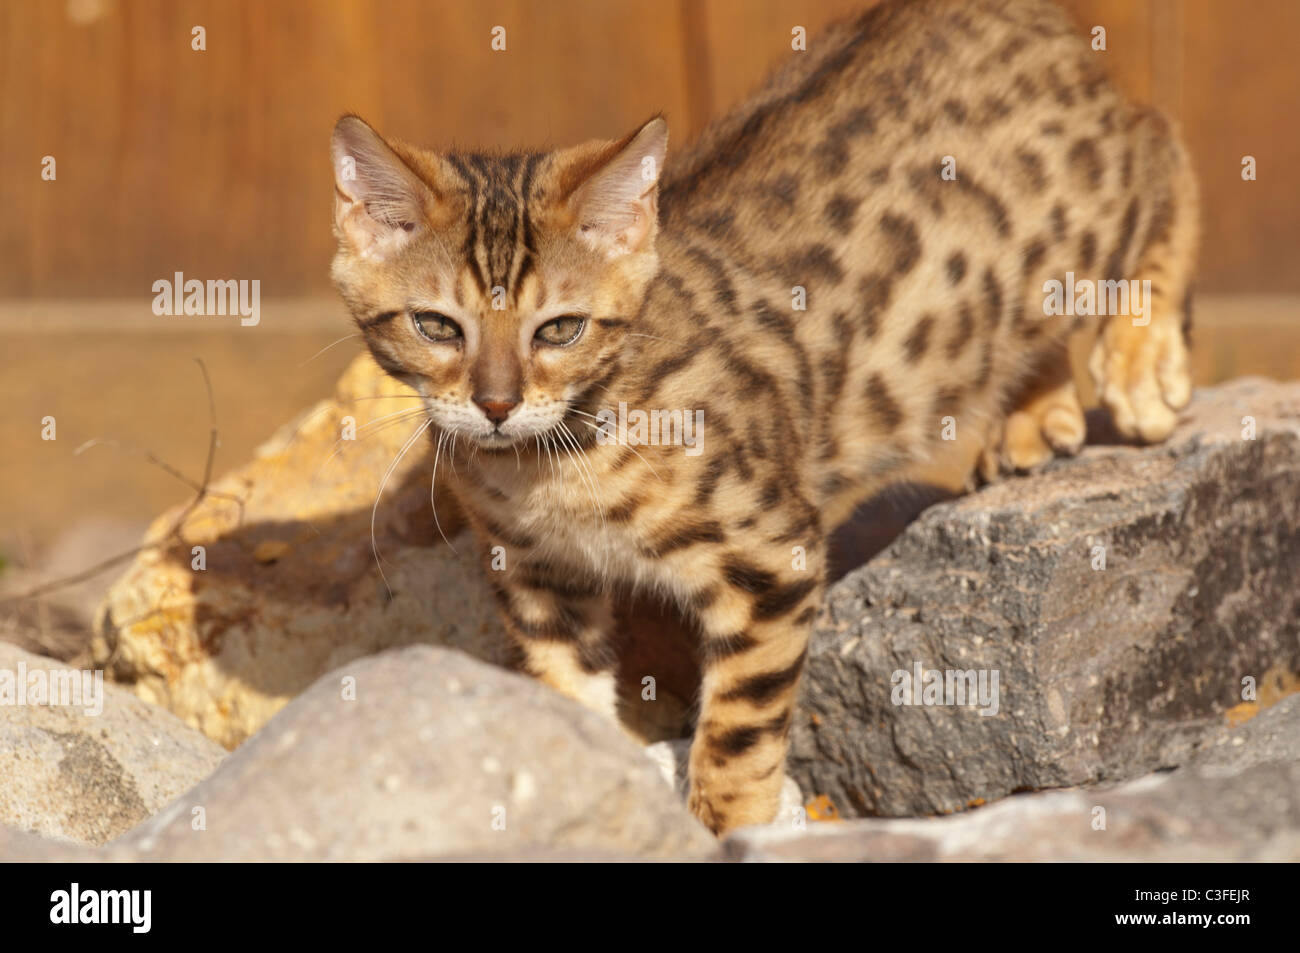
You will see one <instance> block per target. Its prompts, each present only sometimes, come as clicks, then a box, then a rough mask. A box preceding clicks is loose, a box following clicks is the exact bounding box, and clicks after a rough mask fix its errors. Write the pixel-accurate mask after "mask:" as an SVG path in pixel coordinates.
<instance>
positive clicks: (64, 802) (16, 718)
mask: <svg viewBox="0 0 1300 953" xmlns="http://www.w3.org/2000/svg"><path fill="white" fill-rule="evenodd" d="M20 663H21V664H23V665H25V666H26V668H25V671H26V672H27V673H31V672H34V671H38V670H43V671H46V672H48V671H50V670H57V671H60V672H66V671H68V668H67V666H66V665H64V664H62V663H60V662H57V661H55V660H53V659H47V658H42V657H41V656H39V655H33V654H31V653H30V652H26V651H23V650H22V649H20V648H18V647H17V646H14V645H9V644H6V643H3V642H0V673H14V676H13V677H14V678H15V679H16V678H17V674H18V673H19V672H20V669H19V665H20ZM78 677H79V673H78ZM84 700H86V701H89V700H88V699H84ZM87 707H93V706H77V707H71V706H52V705H35V704H24V705H16V704H10V703H5V702H4V700H3V698H2V697H0V825H8V826H9V827H12V828H17V829H19V830H23V831H31V832H35V833H38V834H41V835H43V836H45V837H48V838H54V839H58V840H62V841H65V842H69V843H76V844H102V843H104V842H105V841H108V840H110V839H112V838H114V837H116V836H117V835H119V834H121V833H122V832H124V831H126V830H128V829H130V828H132V827H134V826H135V825H136V824H138V823H140V822H141V821H143V820H144V819H145V818H147V817H149V816H150V815H152V814H154V813H155V812H157V811H158V810H159V809H160V808H162V807H163V806H164V805H166V804H167V803H168V802H169V801H171V800H172V798H174V797H176V796H177V795H178V794H181V793H182V792H184V791H185V790H187V789H188V788H190V787H191V786H193V785H195V784H197V783H198V782H199V781H201V780H202V779H203V778H205V777H207V776H208V774H209V773H211V772H212V770H213V769H214V768H215V767H216V766H217V765H218V764H219V763H220V762H221V760H222V759H223V758H224V757H225V751H223V750H222V749H221V748H220V747H219V746H218V745H215V744H213V743H212V742H211V741H209V740H208V739H207V738H205V737H203V736H202V735H201V734H199V733H198V732H196V731H194V730H193V729H191V728H189V727H187V726H186V725H184V724H182V723H181V722H180V721H179V720H178V719H177V718H176V717H175V716H174V715H172V714H170V713H168V712H166V711H164V710H162V709H160V708H157V707H155V706H151V705H147V704H145V703H143V702H141V701H140V700H139V699H138V698H136V697H135V696H133V695H132V694H131V693H129V692H127V691H125V690H123V689H121V688H118V687H116V686H114V685H110V684H104V685H103V710H102V712H101V713H99V714H87V712H86V709H87Z"/></svg>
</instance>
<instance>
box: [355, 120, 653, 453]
mask: <svg viewBox="0 0 1300 953" xmlns="http://www.w3.org/2000/svg"><path fill="white" fill-rule="evenodd" d="M667 140H668V127H667V124H666V123H665V122H664V120H663V119H662V118H654V119H651V120H650V121H649V122H647V123H646V124H645V125H643V126H642V127H641V128H640V129H638V130H636V131H635V132H633V133H632V134H630V135H628V136H627V137H625V138H624V139H621V140H617V141H613V142H605V141H594V142H588V143H584V144H583V145H580V146H574V147H573V148H570V149H562V150H559V151H556V152H551V153H545V154H513V155H470V154H456V153H448V154H438V153H434V152H427V151H424V150H421V149H416V148H412V147H410V146H406V145H403V144H402V143H398V142H390V141H386V140H385V139H383V138H382V137H381V136H380V135H379V134H378V133H376V132H375V131H374V130H373V129H371V128H370V126H368V125H366V123H364V122H363V121H362V120H360V119H358V118H357V117H355V116H345V117H344V118H343V119H341V120H339V123H338V125H337V126H335V128H334V137H333V143H332V153H333V160H334V181H335V201H334V232H335V235H336V237H337V239H338V253H337V254H336V255H335V258H334V264H333V269H332V272H331V273H332V275H333V278H334V283H335V285H336V286H337V287H338V289H339V291H340V293H341V294H342V295H343V298H344V300H345V301H346V303H347V305H348V307H349V308H350V310H351V311H352V314H353V316H354V317H355V318H356V320H357V322H358V324H359V326H360V327H361V330H362V333H363V335H364V337H365V340H366V343H367V345H368V346H369V348H370V351H371V353H372V354H373V355H374V357H375V360H376V361H378V363H379V365H380V366H381V367H383V368H384V369H385V370H386V371H388V372H389V373H390V374H392V375H393V376H394V377H396V378H398V379H399V380H401V381H403V382H405V383H407V384H409V385H410V386H411V387H413V388H415V389H416V390H417V391H418V392H419V393H420V394H422V395H423V396H424V399H425V405H426V407H427V409H428V412H429V416H430V417H431V418H432V419H433V422H434V424H436V425H437V426H438V427H440V428H442V429H443V430H446V431H450V432H453V433H456V434H459V435H460V436H462V437H465V438H469V439H470V440H471V441H473V442H475V443H477V444H479V445H480V446H482V447H485V448H489V449H503V448H507V447H511V446H513V445H515V444H517V443H520V442H523V441H527V442H528V443H529V444H531V443H532V442H533V437H534V436H535V435H538V434H544V433H546V432H548V431H550V430H551V429H552V428H554V427H556V426H557V424H558V423H559V422H560V421H561V420H562V419H563V418H564V415H565V413H566V412H567V411H568V409H569V407H570V405H571V402H572V401H574V400H577V399H578V398H580V397H582V396H584V394H586V392H587V391H588V390H590V389H591V388H592V387H593V386H595V385H596V383H597V382H598V381H600V379H601V378H602V377H603V376H605V375H606V374H607V373H608V370H609V368H610V367H611V366H612V362H614V361H616V360H617V358H618V355H619V353H620V351H621V349H622V347H623V345H624V342H625V340H626V335H627V333H628V331H629V330H630V325H631V319H632V318H633V317H634V315H635V314H636V311H637V309H638V307H639V306H640V303H641V300H642V297H643V296H644V294H645V289H646V285H647V284H648V283H649V281H650V279H651V278H653V277H654V274H655V271H656V269H657V268H658V259H657V257H656V255H655V233H656V230H657V227H658V226H657V220H658V205H657V188H658V180H659V177H660V172H661V170H662V168H663V161H664V153H665V149H666V147H667Z"/></svg>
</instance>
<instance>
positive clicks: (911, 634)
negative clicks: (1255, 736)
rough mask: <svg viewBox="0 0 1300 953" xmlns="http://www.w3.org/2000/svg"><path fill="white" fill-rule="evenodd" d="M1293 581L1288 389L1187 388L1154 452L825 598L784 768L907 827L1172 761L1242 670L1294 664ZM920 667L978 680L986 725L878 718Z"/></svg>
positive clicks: (1262, 673) (1068, 469) (922, 713)
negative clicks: (987, 684) (898, 682)
mask: <svg viewBox="0 0 1300 953" xmlns="http://www.w3.org/2000/svg"><path fill="white" fill-rule="evenodd" d="M1247 417H1250V418H1253V421H1254V427H1255V432H1254V439H1243V418H1247ZM1095 547H1104V553H1105V568H1104V570H1103V569H1094V565H1098V564H1096V563H1095V562H1094V560H1095V558H1096V556H1097V554H1098V552H1099V551H1098V550H1097V549H1095ZM1298 578H1300V384H1288V385H1279V384H1273V383H1269V382H1265V381H1260V380H1241V381H1236V382H1233V383H1231V384H1228V385H1224V386H1222V387H1219V388H1215V389H1212V390H1206V391H1201V392H1199V393H1198V394H1197V396H1196V397H1195V399H1194V400H1193V403H1192V405H1191V406H1190V407H1189V408H1188V410H1187V411H1186V412H1185V414H1184V419H1183V421H1182V423H1181V424H1180V426H1179V428H1178V429H1177V431H1176V432H1175V433H1174V435H1173V436H1172V437H1171V438H1170V440H1169V441H1168V442H1167V443H1166V444H1163V445H1161V446H1158V447H1147V448H1133V447H1122V446H1096V447H1090V448H1088V449H1086V450H1085V451H1084V452H1083V453H1082V454H1081V455H1080V456H1079V457H1078V458H1077V459H1074V460H1067V461H1058V462H1056V463H1055V464H1053V465H1051V466H1049V467H1048V468H1047V469H1046V470H1045V471H1044V472H1042V473H1040V474H1038V475H1035V476H1031V477H1025V478H1018V479H1010V480H1006V481H1003V482H1001V483H999V484H996V485H994V486H992V487H989V488H986V489H985V490H983V491H981V492H979V493H977V494H973V495H970V496H966V497H963V498H961V499H958V500H956V501H953V502H950V503H945V504H941V505H939V506H935V507H932V508H931V509H929V510H927V511H926V512H925V513H924V514H922V516H921V517H920V518H919V519H918V520H917V521H915V522H914V523H912V524H911V525H910V526H909V527H908V528H907V530H906V531H905V532H904V533H903V534H902V535H901V536H900V537H899V538H898V539H896V540H895V541H894V542H893V543H892V544H891V545H890V546H889V547H887V548H886V549H885V550H884V551H883V552H882V553H881V554H880V555H879V556H877V557H876V558H875V559H873V560H872V561H871V562H870V563H869V564H867V565H866V566H864V567H862V568H860V569H857V570H855V571H853V572H851V573H849V574H848V575H847V576H845V577H844V578H843V579H842V580H840V581H839V582H838V583H837V584H835V585H834V586H833V587H832V589H831V591H830V592H829V594H828V597H827V600H826V605H825V606H824V608H823V612H822V615H821V618H820V620H819V622H818V627H817V633H816V636H815V638H814V641H813V645H812V647H811V650H810V655H809V667H808V675H807V677H806V679H805V682H804V691H803V701H802V705H801V708H800V710H799V713H798V715H797V720H796V725H795V729H794V733H793V738H794V740H793V750H792V759H791V766H790V769H791V773H792V774H793V776H794V777H795V778H796V779H797V780H798V781H799V783H800V786H801V787H802V788H803V790H804V791H805V792H807V793H808V794H809V795H810V796H811V795H819V794H824V795H828V796H829V797H830V799H831V800H832V801H833V802H834V803H835V805H836V806H837V807H838V809H839V810H840V811H841V812H842V813H846V814H855V815H871V814H880V815H915V814H932V813H948V812H952V811H957V810H962V809H963V808H965V807H967V806H969V805H971V804H972V803H980V802H982V801H990V800H993V799H995V798H999V797H1002V796H1004V795H1007V794H1010V793H1012V792H1015V791H1022V790H1035V789H1040V788H1050V787H1067V786H1074V785H1079V784H1084V783H1088V782H1096V781H1102V780H1112V781H1113V780H1120V779H1124V778H1132V777H1136V776H1139V775H1142V774H1145V773H1147V772H1149V771H1152V770H1155V769H1158V768H1161V767H1168V766H1174V765H1178V764H1181V763H1184V762H1185V761H1186V760H1187V758H1188V756H1189V755H1190V754H1191V752H1192V751H1193V749H1194V748H1195V747H1196V746H1197V745H1198V744H1201V743H1203V742H1204V741H1205V740H1206V739H1207V738H1208V737H1209V736H1210V735H1211V734H1212V733H1213V732H1214V731H1215V730H1217V729H1218V728H1219V727H1220V726H1222V725H1223V724H1224V722H1225V718H1224V713H1225V712H1227V711H1228V709H1230V708H1233V707H1234V706H1236V705H1237V704H1238V703H1239V702H1241V698H1242V696H1241V691H1242V679H1243V678H1244V677H1246V676H1253V677H1254V678H1256V679H1257V680H1258V679H1265V678H1268V677H1277V676H1278V674H1279V673H1282V674H1285V673H1295V672H1297V671H1300V586H1297V585H1296V580H1297V579H1298ZM917 662H920V663H921V664H922V665H923V667H924V669H926V670H932V669H939V670H948V669H953V670H963V671H964V670H981V669H982V670H989V671H996V672H997V673H998V675H999V687H1000V706H999V710H998V713H997V715H996V716H992V717H984V716H981V715H980V714H978V713H977V712H976V711H975V710H974V709H973V708H970V707H967V708H956V707H930V706H923V705H919V706H900V705H895V704H893V702H892V699H891V693H892V689H893V685H892V684H891V678H892V674H893V673H894V672H895V671H899V670H903V671H908V672H911V671H913V669H914V665H915V663H917Z"/></svg>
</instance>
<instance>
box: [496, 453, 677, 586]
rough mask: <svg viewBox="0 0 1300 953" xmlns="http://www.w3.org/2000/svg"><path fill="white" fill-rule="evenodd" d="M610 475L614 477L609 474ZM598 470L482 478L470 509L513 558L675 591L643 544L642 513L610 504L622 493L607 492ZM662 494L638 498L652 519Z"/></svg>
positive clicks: (666, 573)
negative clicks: (558, 476)
mask: <svg viewBox="0 0 1300 953" xmlns="http://www.w3.org/2000/svg"><path fill="white" fill-rule="evenodd" d="M608 480H609V481H610V482H617V481H616V480H614V479H613V477H612V476H611V477H609V478H608ZM605 482H606V481H605V480H602V479H601V475H600V474H599V473H592V474H590V477H589V478H588V479H579V478H578V476H576V475H575V476H574V478H573V479H572V480H557V481H550V480H543V481H537V482H534V483H527V482H520V483H517V484H515V483H512V482H510V481H502V484H498V485H490V486H491V489H488V488H487V487H486V486H484V485H483V484H480V485H479V486H477V487H475V488H474V496H473V498H472V500H471V506H472V508H473V509H474V510H475V511H476V512H477V513H479V514H480V516H481V517H485V519H483V520H481V522H483V523H484V524H485V525H487V526H488V527H489V529H488V532H489V535H492V534H493V533H494V532H495V533H496V534H497V535H498V536H499V537H500V540H499V543H500V544H501V545H504V546H505V547H506V550H507V559H509V558H510V556H511V554H512V552H513V555H514V557H515V558H516V559H522V560H527V561H529V562H537V563H542V564H546V565H549V566H559V567H568V568H569V569H571V570H573V571H575V572H581V573H584V574H590V575H593V576H596V577H599V578H602V579H607V580H612V581H619V582H626V583H629V584H632V585H636V586H643V585H654V586H659V587H666V588H667V589H669V590H676V589H677V588H678V587H677V586H676V585H674V584H673V583H672V580H671V578H670V577H671V573H670V572H669V571H668V570H667V568H666V567H665V564H664V562H663V560H660V559H655V558H653V555H652V553H651V552H650V551H649V548H648V544H647V539H646V536H647V520H646V519H629V518H626V514H620V513H619V511H618V502H619V500H620V499H622V498H624V496H623V495H622V494H620V493H617V492H613V493H612V492H609V491H608V490H607V489H606V488H605V486H604V483H605ZM661 502H662V501H660V500H657V499H650V500H647V501H646V513H645V514H644V515H646V516H647V518H648V519H650V520H651V521H652V522H656V521H657V520H658V519H659V517H660V515H662V514H661V512H660V511H661V507H660V505H658V504H660V503H661Z"/></svg>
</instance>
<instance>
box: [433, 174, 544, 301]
mask: <svg viewBox="0 0 1300 953" xmlns="http://www.w3.org/2000/svg"><path fill="white" fill-rule="evenodd" d="M542 158H543V155H542V154H541V153H515V154H511V155H504V156H491V155H483V154H479V153H467V154H453V155H450V156H448V159H449V160H450V161H451V164H452V167H453V168H454V169H455V170H456V172H457V173H458V174H459V175H460V177H461V178H462V179H463V180H464V182H465V185H466V186H467V188H468V189H469V192H470V214H469V216H468V225H469V230H468V233H467V235H466V239H465V247H464V254H465V259H466V261H467V262H468V263H469V264H470V265H471V266H472V273H473V276H474V280H475V282H476V283H477V284H478V285H479V290H480V291H481V292H482V293H483V294H484V295H491V293H492V289H494V288H504V289H505V291H506V294H507V295H511V294H512V293H513V291H514V289H515V288H517V287H518V284H519V282H520V280H521V278H522V277H523V275H525V274H526V273H527V272H528V271H529V270H530V269H531V267H532V259H533V254H534V252H533V244H532V242H533V233H532V222H531V220H530V219H529V217H528V199H529V197H530V192H531V189H532V183H533V176H534V174H535V172H536V169H537V165H538V163H539V162H540V161H541V159H542Z"/></svg>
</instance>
